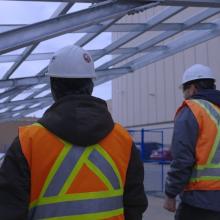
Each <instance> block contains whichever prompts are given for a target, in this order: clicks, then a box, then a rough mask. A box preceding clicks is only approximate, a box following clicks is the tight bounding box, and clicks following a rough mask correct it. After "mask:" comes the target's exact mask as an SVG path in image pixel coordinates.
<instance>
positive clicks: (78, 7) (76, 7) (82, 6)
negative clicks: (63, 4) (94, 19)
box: [68, 3, 91, 13]
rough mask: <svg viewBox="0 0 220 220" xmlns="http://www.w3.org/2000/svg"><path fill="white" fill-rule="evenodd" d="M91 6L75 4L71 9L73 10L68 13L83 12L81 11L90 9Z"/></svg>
mask: <svg viewBox="0 0 220 220" xmlns="http://www.w3.org/2000/svg"><path fill="white" fill-rule="evenodd" d="M89 6H91V4H89V3H75V4H74V5H73V6H72V7H71V9H70V10H69V11H68V13H72V12H77V11H81V10H84V9H86V8H88V7H89Z"/></svg>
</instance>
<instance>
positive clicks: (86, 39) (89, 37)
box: [75, 16, 123, 47]
mask: <svg viewBox="0 0 220 220" xmlns="http://www.w3.org/2000/svg"><path fill="white" fill-rule="evenodd" d="M122 17H123V16H120V17H118V18H116V19H113V20H110V21H107V22H106V24H104V25H103V26H102V27H101V28H100V29H99V30H98V31H97V32H96V33H89V34H87V35H85V36H83V37H82V38H81V39H79V40H78V41H77V42H76V43H75V45H78V46H80V47H83V46H85V45H86V44H87V43H89V42H90V41H92V40H93V39H94V38H96V37H97V36H98V35H99V34H101V33H102V32H103V31H105V30H107V29H108V28H109V27H111V25H113V24H114V23H116V22H117V21H118V20H120V19H121V18H122Z"/></svg>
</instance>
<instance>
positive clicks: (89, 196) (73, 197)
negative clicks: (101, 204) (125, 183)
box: [33, 189, 123, 207]
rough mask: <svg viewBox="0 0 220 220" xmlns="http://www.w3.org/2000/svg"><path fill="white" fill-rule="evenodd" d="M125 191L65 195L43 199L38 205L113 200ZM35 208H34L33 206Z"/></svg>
mask: <svg viewBox="0 0 220 220" xmlns="http://www.w3.org/2000/svg"><path fill="white" fill-rule="evenodd" d="M122 195H123V190H122V189H120V190H114V191H101V192H86V193H75V194H64V195H61V196H51V197H45V198H41V200H40V201H39V202H38V203H37V205H38V206H40V205H47V204H55V203H60V202H69V201H70V202H71V201H80V200H88V199H101V198H111V197H116V196H122ZM33 207H34V206H33Z"/></svg>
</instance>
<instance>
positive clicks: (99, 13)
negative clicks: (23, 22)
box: [0, 0, 152, 54]
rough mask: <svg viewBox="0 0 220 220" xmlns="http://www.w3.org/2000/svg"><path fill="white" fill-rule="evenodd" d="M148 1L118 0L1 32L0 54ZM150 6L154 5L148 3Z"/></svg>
mask: <svg viewBox="0 0 220 220" xmlns="http://www.w3.org/2000/svg"><path fill="white" fill-rule="evenodd" d="M146 4H147V3H140V2H136V1H132V2H131V1H129V2H127V1H124V0H118V1H117V2H115V1H114V2H109V3H106V4H101V5H98V6H96V7H91V8H89V9H86V10H82V11H79V12H75V13H71V14H67V15H63V16H60V17H58V18H53V19H49V20H46V21H42V22H39V23H35V24H32V25H27V26H25V27H22V28H19V29H15V30H12V31H9V32H4V33H2V34H0V54H3V53H6V52H9V51H12V50H15V49H18V48H21V47H25V46H28V45H31V44H33V43H38V42H40V41H43V40H46V39H50V38H53V37H56V36H59V35H62V34H65V33H68V32H70V31H74V30H78V29H81V28H83V27H86V26H89V25H93V24H95V23H97V22H102V21H105V20H108V19H113V18H115V17H118V16H122V15H125V14H126V13H128V12H132V11H134V10H135V9H138V8H141V7H143V6H146ZM148 5H149V7H150V6H152V5H151V4H148Z"/></svg>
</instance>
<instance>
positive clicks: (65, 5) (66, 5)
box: [2, 3, 73, 80]
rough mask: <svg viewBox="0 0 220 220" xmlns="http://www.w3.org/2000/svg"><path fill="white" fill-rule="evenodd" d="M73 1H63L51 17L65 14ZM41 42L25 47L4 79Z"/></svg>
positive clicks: (6, 77)
mask: <svg viewBox="0 0 220 220" xmlns="http://www.w3.org/2000/svg"><path fill="white" fill-rule="evenodd" d="M72 6H73V3H62V4H61V5H60V6H59V7H58V8H57V10H56V11H55V12H54V13H53V14H52V16H51V18H55V17H57V16H60V15H63V14H65V13H66V12H67V11H68V10H69V9H70V8H71V7H72ZM38 44H39V43H35V44H33V45H31V46H28V47H27V48H25V50H24V52H23V53H22V54H21V55H20V56H19V58H18V59H17V60H16V62H15V63H14V64H13V65H12V66H11V67H10V69H9V70H8V71H7V72H6V73H5V74H4V75H3V77H2V79H3V80H4V79H8V78H9V77H10V76H11V75H12V74H13V73H14V72H15V71H16V69H17V68H18V67H19V66H20V65H21V64H22V62H23V61H24V60H25V59H26V58H27V57H28V56H29V55H30V54H31V53H32V51H33V50H34V49H35V48H36V47H37V46H38Z"/></svg>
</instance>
